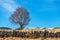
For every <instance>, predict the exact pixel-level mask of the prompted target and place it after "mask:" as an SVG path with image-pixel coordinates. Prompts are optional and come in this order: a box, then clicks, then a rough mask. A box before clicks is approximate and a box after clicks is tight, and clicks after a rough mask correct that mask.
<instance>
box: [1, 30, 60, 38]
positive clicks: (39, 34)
mask: <svg viewBox="0 0 60 40" xmlns="http://www.w3.org/2000/svg"><path fill="white" fill-rule="evenodd" d="M10 36H12V37H33V38H38V37H60V32H56V33H52V32H48V31H46V30H45V31H34V32H30V33H29V32H19V31H13V32H7V31H0V37H10Z"/></svg>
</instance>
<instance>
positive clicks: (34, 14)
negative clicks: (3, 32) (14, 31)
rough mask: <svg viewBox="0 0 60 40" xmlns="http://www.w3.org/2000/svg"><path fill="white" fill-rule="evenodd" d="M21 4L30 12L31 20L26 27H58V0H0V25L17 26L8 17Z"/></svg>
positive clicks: (59, 23) (59, 13) (59, 0)
mask: <svg viewBox="0 0 60 40" xmlns="http://www.w3.org/2000/svg"><path fill="white" fill-rule="evenodd" d="M21 6H22V7H25V8H26V9H27V10H28V11H29V13H30V18H31V21H30V22H29V25H27V26H26V28H36V27H37V26H39V27H40V28H43V27H47V28H53V27H60V0H0V27H10V28H18V27H19V26H17V25H13V24H11V22H10V20H9V17H10V15H11V14H12V13H13V12H14V11H15V10H16V8H17V7H21Z"/></svg>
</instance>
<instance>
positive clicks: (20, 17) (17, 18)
mask: <svg viewBox="0 0 60 40" xmlns="http://www.w3.org/2000/svg"><path fill="white" fill-rule="evenodd" d="M10 19H11V22H12V23H14V24H19V25H20V29H23V28H24V27H25V26H26V25H27V24H28V23H29V21H30V18H29V12H28V11H27V10H26V9H25V8H23V7H18V8H17V9H16V11H15V12H14V13H13V14H12V15H11V17H10Z"/></svg>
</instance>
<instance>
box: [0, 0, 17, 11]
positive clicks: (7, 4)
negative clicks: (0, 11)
mask: <svg viewBox="0 0 60 40" xmlns="http://www.w3.org/2000/svg"><path fill="white" fill-rule="evenodd" d="M0 6H2V7H3V8H5V9H7V10H8V11H9V12H12V11H14V10H15V9H16V7H17V6H18V5H17V4H16V3H15V1H13V0H4V1H3V0H0Z"/></svg>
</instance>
